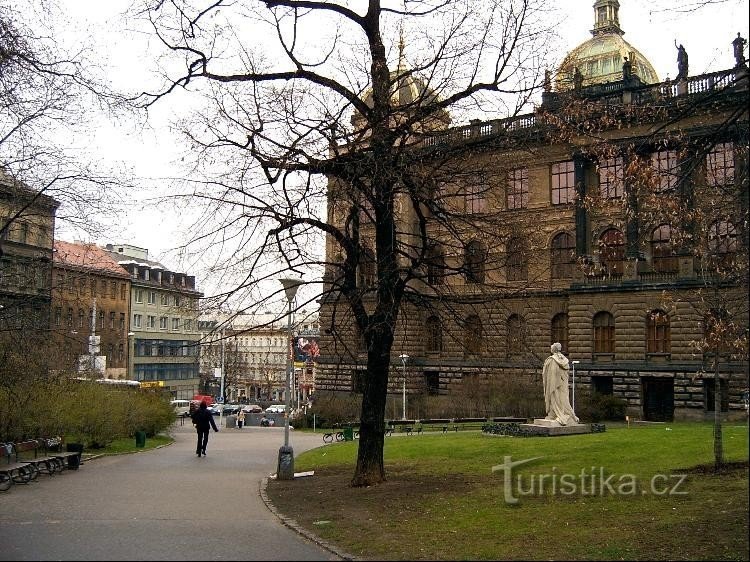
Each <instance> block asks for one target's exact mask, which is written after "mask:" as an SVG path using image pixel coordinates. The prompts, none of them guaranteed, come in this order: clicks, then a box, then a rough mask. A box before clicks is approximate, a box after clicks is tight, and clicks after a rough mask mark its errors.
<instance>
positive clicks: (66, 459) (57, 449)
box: [40, 436, 83, 470]
mask: <svg viewBox="0 0 750 562" xmlns="http://www.w3.org/2000/svg"><path fill="white" fill-rule="evenodd" d="M40 441H41V443H42V445H43V446H44V453H45V455H47V456H51V457H55V458H57V459H59V460H60V462H61V463H62V465H63V470H64V469H66V468H69V469H71V470H78V467H79V466H81V465H82V464H83V462H82V461H81V455H82V454H83V447H81V448H80V449H81V450H80V451H63V450H62V445H63V440H62V438H61V437H59V436H57V437H51V438H46V439H41V440H40Z"/></svg>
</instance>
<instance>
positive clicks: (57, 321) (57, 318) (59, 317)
mask: <svg viewBox="0 0 750 562" xmlns="http://www.w3.org/2000/svg"><path fill="white" fill-rule="evenodd" d="M61 323H62V308H60V307H59V306H58V307H57V308H55V327H56V328H59V327H60V324H61Z"/></svg>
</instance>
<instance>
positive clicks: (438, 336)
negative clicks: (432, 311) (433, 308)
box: [425, 316, 443, 353]
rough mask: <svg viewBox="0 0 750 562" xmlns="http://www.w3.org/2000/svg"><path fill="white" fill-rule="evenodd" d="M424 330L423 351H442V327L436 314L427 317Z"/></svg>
mask: <svg viewBox="0 0 750 562" xmlns="http://www.w3.org/2000/svg"><path fill="white" fill-rule="evenodd" d="M425 332H426V333H425V336H426V337H425V351H430V352H433V353H435V352H440V351H443V328H442V326H441V324H440V318H438V317H437V316H430V317H429V318H427V321H426V322H425Z"/></svg>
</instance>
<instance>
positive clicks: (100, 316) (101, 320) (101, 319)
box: [97, 310, 104, 328]
mask: <svg viewBox="0 0 750 562" xmlns="http://www.w3.org/2000/svg"><path fill="white" fill-rule="evenodd" d="M97 326H98V327H99V328H104V311H103V310H100V311H99V321H98V322H97Z"/></svg>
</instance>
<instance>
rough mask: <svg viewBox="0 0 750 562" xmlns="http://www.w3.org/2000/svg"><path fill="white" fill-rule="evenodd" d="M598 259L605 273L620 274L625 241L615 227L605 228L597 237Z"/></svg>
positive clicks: (623, 258) (623, 259)
mask: <svg viewBox="0 0 750 562" xmlns="http://www.w3.org/2000/svg"><path fill="white" fill-rule="evenodd" d="M599 261H600V263H601V265H602V267H603V268H604V271H605V272H606V274H607V275H622V270H623V262H624V261H625V242H624V240H623V237H622V232H620V231H619V230H617V229H616V228H610V229H608V230H605V231H604V232H603V233H602V235H601V236H600V237H599Z"/></svg>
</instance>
